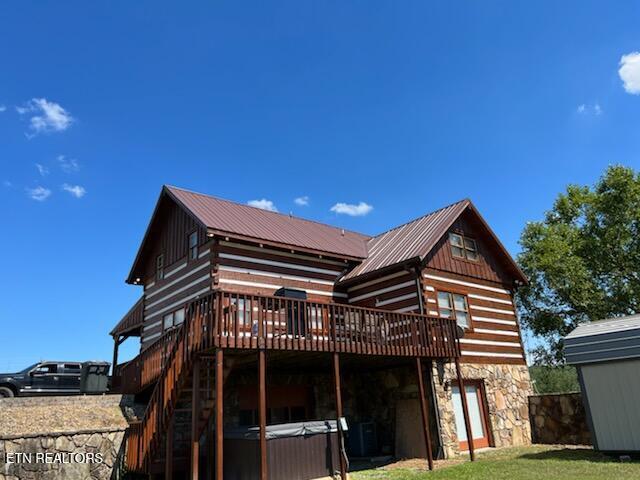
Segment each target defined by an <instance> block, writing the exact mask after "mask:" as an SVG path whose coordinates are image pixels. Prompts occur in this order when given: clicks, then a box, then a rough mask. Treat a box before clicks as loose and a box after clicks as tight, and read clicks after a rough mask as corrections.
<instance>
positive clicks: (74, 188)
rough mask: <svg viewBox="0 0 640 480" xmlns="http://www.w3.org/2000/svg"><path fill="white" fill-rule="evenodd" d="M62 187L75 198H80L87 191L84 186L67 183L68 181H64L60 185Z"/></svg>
mask: <svg viewBox="0 0 640 480" xmlns="http://www.w3.org/2000/svg"><path fill="white" fill-rule="evenodd" d="M62 189H63V190H64V191H65V192H69V193H70V194H71V195H73V196H74V197H76V198H82V197H84V196H85V195H86V193H87V190H86V189H85V188H84V187H82V186H80V185H69V184H68V183H65V184H64V185H62Z"/></svg>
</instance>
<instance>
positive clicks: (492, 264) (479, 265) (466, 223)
mask: <svg viewBox="0 0 640 480" xmlns="http://www.w3.org/2000/svg"><path fill="white" fill-rule="evenodd" d="M476 223H477V221H476V222H474V221H473V219H472V218H471V217H470V215H469V213H468V212H467V213H464V214H463V215H461V216H460V217H459V218H458V219H457V220H456V221H455V222H454V224H453V225H452V226H451V228H449V230H448V231H447V233H446V234H445V235H443V236H442V238H441V239H440V240H439V241H438V243H437V244H436V245H435V247H433V249H432V250H431V252H430V253H429V254H428V255H427V257H426V258H425V267H426V268H432V269H434V270H440V271H443V272H451V273H455V274H458V275H463V276H465V277H473V278H478V279H481V280H488V281H490V282H496V283H499V284H509V283H510V282H512V281H513V279H512V277H510V276H509V275H507V274H506V272H505V269H504V268H503V266H502V265H501V263H500V261H498V258H499V257H498V256H497V255H495V253H494V251H493V250H492V249H491V248H489V243H490V242H489V241H488V238H487V237H486V236H485V235H482V234H480V233H479V232H480V231H481V229H479V228H478V226H477V225H476ZM450 232H454V233H462V234H464V235H466V236H468V237H470V238H472V239H474V240H475V241H476V245H477V247H478V256H479V258H478V261H469V260H465V259H460V258H456V257H454V256H453V255H452V254H451V245H450V244H449V233H450Z"/></svg>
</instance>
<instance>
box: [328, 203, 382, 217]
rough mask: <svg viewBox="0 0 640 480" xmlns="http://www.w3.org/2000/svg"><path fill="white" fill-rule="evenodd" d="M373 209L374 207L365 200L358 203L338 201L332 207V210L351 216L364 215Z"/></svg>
mask: <svg viewBox="0 0 640 480" xmlns="http://www.w3.org/2000/svg"><path fill="white" fill-rule="evenodd" d="M371 210H373V207H372V206H371V205H369V204H368V203H365V202H360V203H358V204H357V205H353V204H350V203H336V204H335V205H334V206H333V207H331V211H332V212H335V213H343V214H345V215H349V216H351V217H362V216H364V215H366V214H367V213H369V212H370V211H371Z"/></svg>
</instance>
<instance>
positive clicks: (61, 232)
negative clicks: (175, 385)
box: [0, 0, 640, 370]
mask: <svg viewBox="0 0 640 480" xmlns="http://www.w3.org/2000/svg"><path fill="white" fill-rule="evenodd" d="M274 3H277V4H274ZM613 7H615V8H613ZM639 17H640V7H639V6H638V3H637V2H624V1H618V2H615V5H612V4H611V3H610V2H605V1H600V2H592V1H579V2H578V1H575V2H569V1H566V2H556V1H546V2H524V1H521V2H513V1H485V2H477V1H468V2H456V3H454V2H423V1H416V2H411V1H404V2H389V1H387V2H378V1H358V2H354V1H351V2H349V1H344V0H339V1H324V2H301V1H292V2H270V3H269V4H266V2H256V3H252V2H243V3H241V2H225V1H217V2H210V1H206V2H205V1H203V2H189V3H188V4H181V5H180V6H178V4H175V3H174V2H161V1H157V0H156V1H153V2H151V1H137V2H108V3H95V2H93V3H87V2H77V1H75V2H74V1H70V2H31V1H25V2H4V3H3V4H2V5H0V18H2V29H0V58H1V65H2V67H1V70H0V110H2V111H1V112H0V182H2V184H1V185H0V214H1V218H2V224H1V225H2V227H1V228H0V232H1V233H0V247H1V251H2V252H4V258H3V260H2V264H3V269H2V272H3V275H2V276H1V279H0V282H1V283H0V287H1V288H0V292H1V293H0V322H1V328H2V329H1V332H2V333H1V334H0V339H1V340H0V370H5V369H13V368H19V367H21V366H24V365H26V364H27V363H29V362H32V361H36V360H38V359H40V358H61V359H79V360H85V359H90V358H94V359H108V360H110V358H111V351H112V343H111V339H110V337H108V335H107V334H108V331H109V330H110V329H111V327H112V326H113V325H114V324H115V323H116V322H117V321H118V320H119V318H120V317H121V315H122V314H123V313H124V312H125V311H126V310H127V309H128V307H129V306H130V305H131V304H132V303H133V302H134V301H135V300H136V299H137V297H138V295H139V294H140V292H139V290H138V289H137V288H136V287H132V286H128V285H126V284H125V283H124V279H125V276H126V274H127V272H128V269H129V267H130V265H131V263H132V260H133V257H134V255H135V252H136V249H137V247H138V244H139V241H140V239H141V237H142V234H143V231H144V228H145V226H146V224H147V221H148V219H149V216H150V214H151V211H152V209H153V206H154V202H155V200H156V198H157V195H158V193H159V191H160V187H161V185H162V184H163V183H170V184H174V185H178V186H182V187H186V188H190V189H194V190H197V191H202V192H208V193H212V194H215V195H218V196H222V197H225V198H230V199H233V200H236V201H239V202H248V201H251V200H262V199H265V200H267V201H270V202H272V204H273V205H275V206H276V208H278V209H279V210H280V211H283V212H290V211H291V212H293V213H294V214H296V215H301V216H305V217H309V218H313V219H316V220H319V221H324V222H329V223H333V224H336V225H340V226H344V227H346V228H350V229H354V230H358V231H362V232H365V233H376V232H380V231H382V230H384V229H386V228H389V227H391V226H393V225H396V224H398V223H401V222H405V221H407V220H409V219H412V218H414V217H417V216H419V215H421V214H424V213H426V212H428V211H430V210H433V209H435V208H438V207H440V206H442V205H445V204H447V203H450V202H453V201H456V200H458V199H460V198H463V197H470V198H471V199H472V200H473V201H474V202H475V203H476V205H477V206H478V208H479V209H480V211H481V212H482V213H483V215H484V216H485V217H486V218H487V220H488V221H489V223H490V224H491V225H492V226H493V227H494V229H495V231H496V232H497V233H498V235H499V236H500V237H501V238H502V239H503V241H504V243H505V244H506V246H507V247H508V248H509V249H510V250H511V251H512V252H513V253H516V252H517V250H518V245H517V240H518V237H519V235H520V232H521V230H522V228H523V226H524V224H525V223H526V222H527V221H530V220H535V219H539V218H540V217H541V216H542V214H543V212H544V211H545V210H546V209H548V208H549V207H550V205H551V202H552V201H553V199H554V197H555V196H556V195H557V193H558V192H559V191H561V190H562V189H563V188H564V187H565V186H566V184H568V183H592V182H593V181H595V180H596V179H597V177H598V176H599V175H600V173H601V172H602V170H603V169H604V168H605V167H606V166H607V165H608V164H611V163H622V164H625V165H628V166H632V167H635V168H638V167H639V164H640V158H639V152H640V148H639V147H640V135H639V134H638V132H640V95H639V93H640V55H638V56H636V55H634V52H638V51H640V29H638V21H639ZM623 56H625V57H624V60H623ZM621 61H622V63H621ZM621 69H622V70H621ZM38 165H40V167H38ZM299 197H308V202H307V203H308V205H298V204H296V203H295V201H294V199H296V198H299ZM361 202H363V203H364V204H366V205H361ZM303 203H304V202H303ZM338 203H345V204H347V205H346V206H344V207H337V208H334V209H333V211H332V207H333V206H335V205H336V204H338ZM350 205H352V206H358V205H359V208H352V207H350ZM367 206H369V207H372V208H368V207H367ZM336 210H339V211H342V212H345V211H346V212H349V213H361V214H362V215H359V216H350V215H348V214H346V213H340V212H339V211H336ZM134 348H135V346H129V347H128V349H127V350H128V351H129V352H131V351H133V349H134Z"/></svg>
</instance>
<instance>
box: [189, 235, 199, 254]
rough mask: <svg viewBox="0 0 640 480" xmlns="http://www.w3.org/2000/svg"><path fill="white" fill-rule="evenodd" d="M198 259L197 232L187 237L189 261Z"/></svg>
mask: <svg viewBox="0 0 640 480" xmlns="http://www.w3.org/2000/svg"><path fill="white" fill-rule="evenodd" d="M197 258H198V232H193V233H192V234H191V235H189V260H195V259H197Z"/></svg>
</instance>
